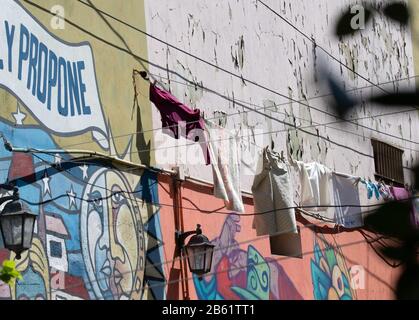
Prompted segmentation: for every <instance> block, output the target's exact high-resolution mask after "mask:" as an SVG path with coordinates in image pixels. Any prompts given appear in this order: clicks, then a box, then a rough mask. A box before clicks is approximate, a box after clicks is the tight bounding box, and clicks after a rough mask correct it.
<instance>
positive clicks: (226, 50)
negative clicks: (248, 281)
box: [146, 0, 419, 190]
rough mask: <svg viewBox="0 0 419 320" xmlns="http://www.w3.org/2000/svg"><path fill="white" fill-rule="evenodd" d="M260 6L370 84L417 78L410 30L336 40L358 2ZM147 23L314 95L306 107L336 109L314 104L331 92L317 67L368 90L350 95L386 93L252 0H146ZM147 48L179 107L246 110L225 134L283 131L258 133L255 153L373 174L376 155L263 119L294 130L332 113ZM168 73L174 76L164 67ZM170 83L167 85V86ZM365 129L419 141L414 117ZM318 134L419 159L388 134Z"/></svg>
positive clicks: (380, 120)
mask: <svg viewBox="0 0 419 320" xmlns="http://www.w3.org/2000/svg"><path fill="white" fill-rule="evenodd" d="M264 1H265V3H266V4H268V5H269V6H271V7H272V8H273V9H274V10H275V11H277V12H278V13H279V14H280V15H282V16H283V17H285V18H286V19H287V20H288V21H290V22H291V23H293V24H294V25H295V26H296V27H297V28H299V29H300V30H301V31H303V32H304V33H306V34H307V35H308V36H310V37H313V38H314V39H315V41H316V43H317V44H318V45H320V46H322V47H323V48H325V49H326V50H327V51H328V52H330V53H331V54H332V55H334V56H335V57H336V58H338V59H339V60H340V61H342V62H343V63H345V64H347V65H348V66H350V67H353V68H354V69H355V70H356V71H357V72H358V73H360V74H361V75H363V76H365V77H367V78H369V79H370V80H371V81H372V82H374V83H384V82H389V81H392V80H394V79H396V80H397V79H403V78H406V77H410V76H413V75H414V68H413V67H414V66H413V58H412V56H413V54H412V44H411V35H410V31H409V30H406V29H404V28H401V27H400V26H399V25H397V24H395V23H393V22H391V21H389V20H386V19H384V18H381V17H377V18H375V19H374V21H373V23H372V24H369V25H367V27H366V29H365V30H364V31H363V32H361V33H358V34H356V35H355V36H354V37H353V38H349V39H345V41H344V42H339V41H338V40H337V39H336V38H335V37H334V36H333V27H334V22H335V19H336V17H337V16H339V15H340V14H341V12H342V11H343V9H345V8H347V6H348V5H349V4H350V3H353V2H352V1H335V0H315V1H313V0H299V1H291V0H282V1H274V0H264ZM377 2H378V3H382V2H383V1H377ZM146 20H147V31H148V32H149V33H151V34H152V35H153V36H155V37H158V38H160V39H162V40H164V41H167V42H168V43H170V44H172V45H174V46H176V47H178V48H180V49H182V50H185V51H187V52H189V53H191V54H193V55H196V56H198V57H200V58H202V59H204V60H207V61H208V62H210V63H212V64H215V65H217V66H219V67H221V68H224V69H227V70H229V71H231V72H233V73H235V74H237V75H239V76H243V77H244V78H247V79H249V80H252V81H254V82H257V83H258V84H260V85H262V86H265V87H267V88H269V89H272V90H273V91H276V92H279V93H281V94H284V95H286V96H288V97H291V98H293V99H296V100H304V99H308V101H309V104H310V105H311V106H313V107H315V108H319V109H322V110H325V111H328V112H333V111H332V110H331V109H329V108H328V107H327V106H326V101H325V100H324V99H323V98H316V97H318V96H321V95H324V94H327V93H329V90H328V89H327V88H325V87H324V85H323V84H324V83H323V82H322V80H324V73H319V72H320V70H326V72H333V74H335V76H336V77H337V78H338V79H340V80H341V81H342V82H345V83H346V85H347V86H346V89H347V90H350V89H353V88H359V87H367V88H364V89H363V90H355V91H354V92H353V93H354V94H356V95H362V96H363V97H366V96H368V95H370V94H372V93H379V92H380V91H379V90H378V89H376V88H374V87H371V85H370V84H369V83H368V82H366V81H365V80H362V79H361V78H359V77H357V76H356V75H354V73H352V72H351V71H349V70H347V69H345V68H343V67H342V66H341V65H340V64H339V63H337V62H336V61H333V60H332V59H331V58H330V57H328V56H326V55H325V54H324V53H323V52H322V51H321V50H320V49H318V48H317V49H316V50H315V47H314V46H313V43H311V42H310V41H308V40H307V39H305V38H304V37H303V36H302V35H301V34H299V33H297V31H295V30H294V29H292V28H291V27H290V26H289V25H287V24H286V23H285V22H284V21H282V20H280V19H279V18H278V17H276V16H275V15H274V14H273V13H272V12H270V11H268V9H267V8H265V7H264V6H262V5H261V3H260V2H258V1H256V0H212V1H204V0H170V1H164V0H158V1H156V0H148V1H146ZM148 46H149V59H150V61H151V62H153V63H155V64H158V65H159V66H161V68H160V67H156V66H151V67H150V71H151V72H152V73H154V74H158V75H160V76H161V78H160V80H161V81H162V82H164V83H166V84H167V86H166V88H169V87H170V90H171V91H172V93H173V94H174V95H175V96H177V97H178V98H179V99H180V100H181V101H183V102H185V103H187V104H189V105H190V106H192V107H196V108H200V109H201V110H202V111H204V113H205V115H206V117H208V118H212V117H216V116H219V113H217V112H216V111H218V110H222V111H224V112H225V113H227V114H232V113H239V112H240V115H235V116H231V117H228V118H227V119H228V121H227V127H228V128H236V129H242V130H246V129H251V130H253V132H258V130H264V131H265V132H268V131H278V130H282V132H277V133H272V134H266V135H258V136H255V137H254V139H255V140H256V144H257V145H258V146H259V147H263V146H265V145H267V144H270V143H271V140H273V141H274V144H275V150H276V151H281V150H287V149H286V148H287V145H288V146H292V150H293V156H294V157H295V158H298V159H301V160H303V161H313V160H317V161H319V162H321V163H324V164H326V165H327V166H329V167H330V168H332V169H335V170H337V171H341V172H346V173H351V174H355V175H360V176H363V177H371V178H373V174H374V160H373V158H371V157H367V156H365V155H361V154H359V153H356V152H354V150H348V149H345V148H344V147H342V146H337V145H335V144H332V143H330V142H327V141H325V140H324V139H320V138H318V137H316V136H312V135H308V134H306V133H303V132H301V131H295V130H289V131H288V132H286V131H284V129H289V127H288V126H285V125H284V124H282V123H279V122H277V121H275V120H272V119H269V118H267V117H265V116H263V114H261V113H266V114H269V115H270V116H271V117H273V118H275V119H279V120H280V121H286V122H289V123H294V121H295V125H297V126H308V125H312V124H318V123H328V122H333V121H336V120H337V119H336V118H335V117H332V116H329V115H326V114H324V113H321V112H319V111H316V110H313V109H309V108H308V107H306V106H303V105H300V104H297V103H290V102H289V101H288V100H287V99H285V98H283V97H281V96H279V95H277V94H275V93H273V92H270V91H268V90H265V89H262V88H260V87H257V86H255V85H253V84H251V83H249V82H246V81H242V80H241V79H239V78H236V77H234V76H232V75H229V74H228V73H226V72H223V71H221V70H217V69H216V68H214V67H212V66H210V65H208V64H205V63H203V62H201V61H199V60H197V59H195V58H193V57H191V56H188V55H186V54H184V53H181V52H179V51H177V50H175V49H174V48H170V47H168V46H166V45H165V44H163V43H161V42H159V41H156V40H154V39H151V38H149V39H148ZM166 68H168V69H169V70H170V72H168V71H167V70H165V69H166ZM323 72H324V71H323ZM322 74H323V75H322ZM182 77H183V79H182ZM165 78H166V79H165ZM167 78H170V79H171V80H170V83H169V81H168V80H167ZM184 79H187V80H190V81H193V82H196V83H199V84H202V85H203V86H204V87H206V88H209V89H211V90H214V91H216V92H218V93H219V94H221V95H225V96H227V97H229V98H234V99H236V101H237V102H239V100H240V101H244V102H246V103H250V104H253V105H247V108H244V107H243V106H240V105H238V104H237V103H236V104H235V103H232V102H229V101H228V100H226V99H224V98H222V97H220V95H217V94H214V93H211V92H208V91H205V90H201V89H199V88H198V89H195V88H194V87H192V86H185V85H183V84H180V83H178V82H181V83H185V80H184ZM414 83H415V81H414V79H411V80H409V81H406V80H405V81H400V82H396V83H394V84H393V83H390V84H387V85H383V86H382V87H383V88H386V89H387V90H393V89H394V88H397V87H399V86H400V87H402V86H404V87H406V86H408V87H414ZM305 102H307V101H305ZM275 104H276V105H279V106H277V107H276V109H272V111H269V110H263V109H261V108H263V107H264V106H265V107H270V106H272V105H275ZM248 108H250V109H259V111H258V112H244V111H248V110H249V109H248ZM406 109H409V108H406ZM394 110H395V109H389V108H379V107H377V108H370V106H369V105H363V106H360V107H358V108H357V110H356V112H354V113H353V115H352V117H353V118H359V117H368V116H371V115H379V114H381V113H388V112H391V111H394ZM153 112H154V116H153V119H154V120H153V127H154V128H158V127H161V122H160V116H159V114H158V112H157V110H156V109H154V110H153ZM294 117H297V118H294ZM298 118H302V119H305V120H302V119H298ZM359 123H361V124H363V125H366V126H368V127H371V128H374V129H377V130H380V131H383V132H386V133H389V134H393V135H397V136H400V137H403V138H405V139H409V140H413V141H419V130H418V129H419V114H418V112H417V111H415V112H409V113H403V114H398V115H391V116H384V117H372V118H370V119H365V120H359ZM316 129H317V130H318V133H319V134H320V135H321V136H324V137H330V139H331V140H333V141H335V142H337V143H339V144H342V145H344V146H348V147H350V148H352V149H355V150H357V151H359V152H361V153H364V154H367V155H371V156H372V155H373V151H372V146H371V141H370V139H369V138H372V137H373V138H378V139H380V140H382V141H385V142H388V143H391V144H393V145H395V146H398V147H400V148H404V149H405V153H404V161H403V165H404V166H405V167H412V163H414V162H417V161H418V159H419V157H418V155H419V152H417V151H412V150H411V149H414V150H418V151H419V146H418V145H417V144H413V143H410V142H406V141H402V140H400V139H395V138H391V137H388V136H383V135H381V134H380V133H377V132H373V131H371V130H367V129H365V128H361V127H359V126H356V125H352V124H345V125H342V124H333V125H330V126H328V127H325V126H318V127H311V128H308V129H306V130H308V131H310V132H312V133H314V134H317V131H316ZM342 130H345V131H349V132H352V133H354V134H349V133H347V132H344V131H342ZM242 135H248V132H246V131H243V134H242ZM261 138H263V140H262V141H261V140H260V139H261ZM159 139H161V136H159V134H157V133H156V135H155V140H159ZM243 142H245V140H244V141H243ZM156 148H159V147H158V146H157V147H156ZM161 150H162V149H160V151H161ZM244 151H245V150H244ZM156 159H157V160H156V161H157V163H158V164H159V163H161V164H163V162H164V159H163V155H161V154H159V152H157V154H156ZM188 171H189V174H190V175H191V176H195V177H201V178H204V179H207V180H211V170H210V167H206V168H205V167H203V166H188ZM405 180H406V182H410V181H411V172H410V171H409V170H405ZM252 181H253V177H251V176H244V177H242V182H243V189H244V190H250V187H251V183H252Z"/></svg>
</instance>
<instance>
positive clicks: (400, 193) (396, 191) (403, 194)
mask: <svg viewBox="0 0 419 320" xmlns="http://www.w3.org/2000/svg"><path fill="white" fill-rule="evenodd" d="M390 191H391V193H392V195H393V197H394V199H395V200H405V199H409V198H410V192H409V191H408V190H406V189H405V188H400V187H393V186H391V187H390Z"/></svg>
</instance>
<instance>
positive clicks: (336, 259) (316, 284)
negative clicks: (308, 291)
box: [311, 235, 356, 300]
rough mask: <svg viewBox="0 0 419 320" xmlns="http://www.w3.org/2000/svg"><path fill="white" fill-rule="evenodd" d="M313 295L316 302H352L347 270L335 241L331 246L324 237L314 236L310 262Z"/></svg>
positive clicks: (352, 292) (353, 293) (352, 293)
mask: <svg viewBox="0 0 419 320" xmlns="http://www.w3.org/2000/svg"><path fill="white" fill-rule="evenodd" d="M311 275H312V281H313V294H314V299H316V300H353V299H356V292H355V291H354V290H352V288H351V285H350V284H351V282H350V281H351V279H350V274H349V269H348V268H347V266H346V262H345V257H344V255H343V253H342V250H341V249H340V248H339V247H338V245H337V243H336V241H335V243H334V245H333V246H331V245H330V244H329V243H328V242H327V241H326V239H325V238H324V236H320V235H315V240H314V259H312V260H311Z"/></svg>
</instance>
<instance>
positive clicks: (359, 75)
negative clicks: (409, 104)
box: [258, 0, 389, 93]
mask: <svg viewBox="0 0 419 320" xmlns="http://www.w3.org/2000/svg"><path fill="white" fill-rule="evenodd" d="M258 2H259V3H261V4H262V5H263V6H264V7H265V8H266V9H268V10H269V11H271V12H272V13H273V14H274V15H276V16H277V17H278V18H280V19H281V20H282V21H284V22H285V23H286V24H288V25H289V26H290V27H291V28H293V29H294V30H296V31H297V32H298V33H299V34H301V35H302V36H303V37H305V38H306V39H307V40H309V41H310V42H311V43H313V44H314V46H315V47H318V48H320V49H321V50H322V51H323V52H324V53H326V54H327V55H328V56H329V57H330V58H332V59H333V60H335V61H336V62H338V63H339V64H340V65H341V66H343V67H345V68H346V69H347V70H349V71H350V72H352V73H353V74H355V75H357V76H358V77H360V78H361V79H363V80H365V81H367V82H368V83H370V84H371V85H373V86H375V87H377V88H378V89H380V90H381V91H383V92H384V93H389V92H388V91H387V90H384V89H383V88H381V87H380V86H378V85H377V84H375V83H374V82H372V81H371V80H370V79H367V78H366V77H364V76H363V75H361V74H359V73H358V72H356V71H355V69H354V68H350V67H349V66H348V65H346V64H345V63H343V62H342V61H340V60H339V59H338V58H336V57H335V56H334V55H332V54H331V53H330V52H329V51H327V50H326V49H324V48H323V47H322V46H320V45H318V44H317V42H316V40H315V39H314V38H313V37H309V36H308V35H307V34H305V33H304V32H303V31H301V30H300V29H299V28H297V27H296V26H295V25H293V24H292V23H291V22H290V21H288V20H287V19H285V18H284V17H283V16H281V15H280V14H279V13H278V12H277V11H275V10H274V9H272V8H271V7H270V6H268V5H267V4H266V3H264V2H263V1H262V0H258Z"/></svg>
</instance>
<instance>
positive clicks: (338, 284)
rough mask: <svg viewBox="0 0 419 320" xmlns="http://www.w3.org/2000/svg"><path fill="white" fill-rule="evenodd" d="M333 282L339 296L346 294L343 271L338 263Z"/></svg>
mask: <svg viewBox="0 0 419 320" xmlns="http://www.w3.org/2000/svg"><path fill="white" fill-rule="evenodd" d="M332 284H333V287H334V288H335V290H336V292H337V293H338V295H339V297H342V296H343V295H344V294H345V282H344V280H343V274H342V271H341V270H340V268H339V267H338V266H337V265H335V266H334V268H333V273H332Z"/></svg>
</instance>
